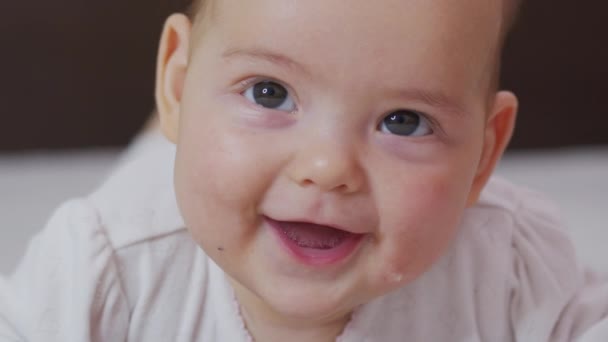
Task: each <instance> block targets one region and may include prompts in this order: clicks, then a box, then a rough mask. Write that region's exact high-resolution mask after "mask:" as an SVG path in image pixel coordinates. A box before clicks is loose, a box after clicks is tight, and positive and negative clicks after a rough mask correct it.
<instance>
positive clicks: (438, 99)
mask: <svg viewBox="0 0 608 342" xmlns="http://www.w3.org/2000/svg"><path fill="white" fill-rule="evenodd" d="M393 93H394V94H397V96H398V97H399V98H402V99H405V100H410V101H417V102H421V103H424V104H426V105H428V106H431V107H434V108H439V109H441V110H444V111H447V112H450V113H452V114H454V116H456V117H462V116H464V115H465V113H466V111H465V109H464V106H463V105H462V104H461V103H459V101H455V100H454V99H452V98H451V97H450V96H448V95H446V94H445V93H444V92H442V91H440V90H426V89H420V88H411V89H399V90H396V91H394V92H393Z"/></svg>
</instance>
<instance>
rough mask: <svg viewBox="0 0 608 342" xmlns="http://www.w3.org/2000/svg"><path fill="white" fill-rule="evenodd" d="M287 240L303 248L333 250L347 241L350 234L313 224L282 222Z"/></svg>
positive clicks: (282, 228)
mask: <svg viewBox="0 0 608 342" xmlns="http://www.w3.org/2000/svg"><path fill="white" fill-rule="evenodd" d="M281 230H282V231H283V233H285V235H286V236H287V238H289V239H290V240H291V241H293V242H294V243H296V244H297V245H298V246H300V247H303V248H312V249H332V248H335V247H338V246H339V245H341V244H342V242H344V240H346V238H347V237H348V236H349V235H352V234H351V233H349V232H345V231H343V230H339V229H334V228H330V227H327V226H321V225H317V224H312V223H301V222H281Z"/></svg>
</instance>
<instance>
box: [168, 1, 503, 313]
mask: <svg viewBox="0 0 608 342" xmlns="http://www.w3.org/2000/svg"><path fill="white" fill-rule="evenodd" d="M500 18H501V14H500V2H499V1H487V0H470V1H458V2H456V1H453V0H432V1H429V0H409V1H404V0H382V1H368V0H353V1H348V2H345V1H337V0H307V1H292V0H289V1H286V0H256V1H246V0H223V1H216V4H215V6H214V8H213V13H212V14H211V18H209V19H208V20H210V22H208V23H207V26H208V27H207V28H206V29H205V32H204V34H201V35H195V37H196V39H195V40H194V41H193V42H192V45H191V46H190V48H192V49H193V50H191V51H190V53H191V58H190V59H189V62H188V69H187V72H185V74H184V75H185V78H183V83H180V82H181V80H180V77H176V79H178V82H177V83H179V84H178V85H177V86H176V87H174V88H179V90H177V91H176V93H177V94H179V95H178V101H179V110H178V112H179V131H178V132H177V133H176V134H175V135H176V137H177V138H176V141H177V146H178V153H177V159H176V193H177V197H178V202H179V205H180V209H181V211H182V214H183V217H184V219H185V222H186V224H187V226H188V228H189V230H190V231H191V233H192V235H193V236H194V238H195V239H196V241H197V242H198V243H199V244H200V245H201V246H202V247H203V248H204V250H205V251H206V253H207V254H208V255H209V256H210V257H211V258H213V260H215V261H216V262H217V264H218V265H219V266H220V267H221V268H223V269H224V270H225V272H226V273H227V274H228V275H229V276H230V277H231V278H232V280H233V281H234V284H236V287H237V290H238V291H239V292H245V293H248V294H253V295H255V297H256V298H257V299H261V303H265V304H266V305H269V308H271V309H272V310H275V311H276V312H278V313H280V314H282V315H287V316H290V317H297V318H315V319H322V318H328V317H334V316H339V315H341V314H345V313H348V312H350V311H351V310H352V309H353V308H355V307H356V306H358V305H360V304H362V303H364V302H367V301H369V300H371V299H373V298H374V297H377V296H379V295H382V294H385V293H387V292H389V291H391V290H394V289H396V288H397V287H400V286H403V285H405V284H407V283H408V282H410V281H412V280H413V279H414V278H416V277H417V276H419V275H420V274H421V273H423V272H424V271H425V270H427V269H428V268H429V267H430V266H431V265H432V264H433V262H435V261H436V260H437V258H438V257H439V256H440V255H442V253H443V252H444V251H445V250H446V248H447V246H448V245H449V243H450V242H451V241H452V239H453V237H454V235H455V233H456V230H457V227H458V225H459V220H460V219H461V216H462V214H463V211H464V210H465V208H466V207H467V205H468V204H470V203H471V202H473V201H474V200H475V198H476V196H477V195H478V190H479V189H480V188H481V186H482V185H483V184H482V183H483V182H484V181H485V179H482V178H483V177H479V173H480V160H481V159H482V150H483V149H484V141H485V138H486V136H485V132H486V130H487V117H488V115H489V114H488V111H489V107H491V103H492V101H493V99H494V94H490V93H489V90H488V89H489V88H490V87H489V79H490V75H491V72H492V70H493V67H494V64H493V63H494V60H493V57H494V55H495V51H496V48H497V46H496V45H497V39H498V36H499V26H498V25H499V22H500ZM161 88H162V89H165V88H167V89H168V88H171V86H167V87H163V85H161ZM489 104H490V105H489ZM169 120H170V119H169ZM166 130H170V128H168V129H167V128H166ZM490 163H491V162H490ZM481 164H483V163H481Z"/></svg>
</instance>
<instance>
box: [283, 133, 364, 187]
mask: <svg viewBox="0 0 608 342" xmlns="http://www.w3.org/2000/svg"><path fill="white" fill-rule="evenodd" d="M287 174H288V176H289V178H290V179H291V180H292V181H293V182H294V183H296V184H298V185H299V186H301V187H311V186H316V187H318V188H320V189H321V190H322V191H324V192H342V193H354V192H357V191H359V190H360V189H361V187H362V186H363V183H364V178H365V175H364V172H363V169H362V167H361V164H360V162H359V160H358V155H357V153H356V148H355V147H354V146H353V145H350V144H348V143H344V142H336V141H331V140H329V139H328V140H324V141H316V142H314V143H312V144H308V145H305V146H303V147H302V148H301V149H300V150H299V151H298V152H296V154H295V156H294V158H293V159H292V160H291V161H290V164H289V166H288V168H287Z"/></svg>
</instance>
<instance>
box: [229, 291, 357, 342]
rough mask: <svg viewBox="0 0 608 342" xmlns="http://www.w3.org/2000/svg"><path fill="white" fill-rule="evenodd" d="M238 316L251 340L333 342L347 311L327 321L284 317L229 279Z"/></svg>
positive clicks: (341, 326) (340, 329)
mask: <svg viewBox="0 0 608 342" xmlns="http://www.w3.org/2000/svg"><path fill="white" fill-rule="evenodd" d="M231 283H232V286H233V288H234V290H235V295H236V298H237V300H238V302H239V305H240V309H241V315H242V318H243V320H244V321H245V325H246V327H247V330H248V332H249V334H250V335H251V337H252V338H253V340H254V341H255V342H279V341H280V342H284V341H290V342H310V341H315V342H317V341H318V342H335V341H336V338H337V337H338V336H340V334H341V333H342V331H343V330H344V328H345V327H346V325H347V324H348V322H349V321H350V314H349V315H345V316H343V317H339V318H337V319H334V320H330V321H327V322H317V323H314V324H313V323H309V322H299V321H294V320H288V319H285V318H283V317H281V316H280V315H278V314H277V313H276V312H274V311H272V310H270V309H269V308H268V307H267V306H265V305H261V303H260V301H259V299H258V298H254V295H253V294H252V293H250V292H249V291H248V290H246V289H244V288H243V287H242V286H241V285H240V284H238V283H236V282H234V281H232V282H231Z"/></svg>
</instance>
